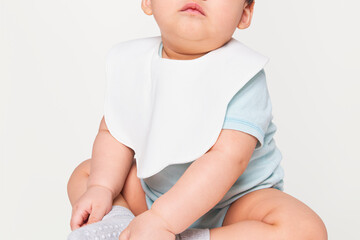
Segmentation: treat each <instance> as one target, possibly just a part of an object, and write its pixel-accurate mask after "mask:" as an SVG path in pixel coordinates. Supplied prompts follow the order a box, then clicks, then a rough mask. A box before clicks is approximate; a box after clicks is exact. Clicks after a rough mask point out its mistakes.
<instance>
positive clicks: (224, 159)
mask: <svg viewBox="0 0 360 240" xmlns="http://www.w3.org/2000/svg"><path fill="white" fill-rule="evenodd" d="M256 143H257V139H256V138H255V137H253V136H252V135H249V134H247V133H244V132H241V131H237V130H230V129H224V130H222V131H221V133H220V136H219V138H218V140H217V142H216V143H215V144H214V146H213V147H212V148H211V149H210V150H209V151H208V152H207V153H205V154H204V155H203V156H201V157H200V158H199V159H197V160H196V161H194V162H193V163H192V164H191V165H190V166H189V167H188V169H187V170H186V171H185V173H184V174H183V175H182V176H181V178H180V179H179V180H178V181H177V182H176V184H175V185H174V186H173V187H172V188H171V189H170V190H169V191H168V192H166V193H165V194H164V195H162V196H161V197H159V198H158V199H157V200H156V201H155V202H154V203H153V205H152V207H151V211H153V212H154V213H155V214H157V215H159V216H161V217H162V218H163V219H164V220H165V222H167V223H168V228H170V230H171V231H172V232H173V233H175V234H178V233H181V232H182V231H184V230H186V229H187V228H188V227H189V226H190V225H191V224H192V223H193V222H195V221H196V220H197V219H198V218H200V217H201V216H202V215H204V214H205V213H206V212H208V211H209V210H210V209H211V208H213V207H214V206H215V205H216V204H217V203H218V202H219V201H220V200H221V199H222V198H223V197H224V195H225V194H226V192H227V191H228V190H229V189H230V188H231V186H232V185H233V184H234V183H235V181H236V180H237V179H238V177H239V176H240V175H241V174H242V173H243V172H244V171H245V169H246V167H247V165H248V162H249V160H250V158H251V155H252V153H253V151H254V149H255V146H256Z"/></svg>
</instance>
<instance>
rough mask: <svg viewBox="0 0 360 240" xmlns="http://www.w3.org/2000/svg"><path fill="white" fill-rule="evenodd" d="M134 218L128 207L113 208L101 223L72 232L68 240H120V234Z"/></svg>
mask: <svg viewBox="0 0 360 240" xmlns="http://www.w3.org/2000/svg"><path fill="white" fill-rule="evenodd" d="M134 218H135V216H134V214H133V213H132V212H131V211H130V210H129V209H127V208H126V207H123V206H113V207H112V209H111V211H110V212H109V213H108V214H106V215H105V216H104V217H103V219H102V220H101V221H99V222H96V223H92V224H89V225H86V226H83V227H81V228H78V229H76V230H74V231H72V232H71V233H70V234H69V236H68V238H67V240H103V239H107V240H118V239H119V236H120V233H121V232H122V231H123V230H124V229H125V228H126V227H127V226H128V225H129V223H130V222H131V220H133V219H134Z"/></svg>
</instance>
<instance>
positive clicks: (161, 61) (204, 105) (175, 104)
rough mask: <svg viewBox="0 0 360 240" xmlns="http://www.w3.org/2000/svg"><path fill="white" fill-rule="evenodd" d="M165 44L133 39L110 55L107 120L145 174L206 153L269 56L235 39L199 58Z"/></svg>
mask: <svg viewBox="0 0 360 240" xmlns="http://www.w3.org/2000/svg"><path fill="white" fill-rule="evenodd" d="M160 43H161V37H160V36H158V37H149V38H142V39H135V40H131V41H126V42H122V43H119V44H117V45H115V46H114V47H113V48H112V49H111V50H110V51H109V53H108V55H107V63H106V71H107V91H106V97H105V106H104V118H105V122H106V124H107V127H108V129H109V131H110V133H111V135H112V136H113V137H114V138H116V139H117V140H118V141H119V142H121V143H123V144H124V145H126V146H128V147H130V148H132V149H133V150H134V151H135V159H136V163H137V176H138V177H139V178H147V177H150V176H152V175H154V174H156V173H158V172H159V171H161V170H162V169H163V168H165V167H166V166H168V165H171V164H180V163H187V162H191V161H194V160H196V159H197V158H199V157H201V156H202V155H203V154H205V153H206V152H207V151H208V150H209V149H210V148H211V147H212V146H213V145H214V144H215V142H216V140H217V138H218V136H219V134H220V132H221V129H222V126H223V122H224V119H225V114H226V109H227V105H228V103H229V102H230V100H231V99H232V97H233V96H234V95H235V94H236V93H237V92H238V91H239V90H240V89H241V88H242V87H243V86H244V85H245V84H246V83H247V82H248V81H249V80H250V79H251V78H252V77H254V76H255V75H256V74H257V73H258V72H259V71H260V70H261V69H263V68H264V66H265V65H266V63H267V62H268V61H269V59H268V58H267V57H265V56H263V55H261V54H259V53H257V52H255V51H254V50H252V49H250V48H248V47H247V46H245V45H244V44H242V43H241V42H239V41H238V40H236V39H234V38H232V39H231V40H230V41H229V42H228V43H227V44H225V45H224V46H222V47H221V48H218V49H216V50H213V51H211V52H209V53H207V54H205V55H203V56H201V57H199V58H196V59H193V60H174V59H166V58H161V57H160V56H159V54H158V51H159V47H160Z"/></svg>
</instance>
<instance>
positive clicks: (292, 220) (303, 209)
mask: <svg viewBox="0 0 360 240" xmlns="http://www.w3.org/2000/svg"><path fill="white" fill-rule="evenodd" d="M245 220H257V221H262V222H264V223H267V224H270V225H277V226H279V227H280V228H281V229H282V232H283V233H285V234H288V236H295V235H296V236H301V237H302V238H300V239H308V238H306V236H305V234H307V235H308V236H311V237H314V236H318V237H316V238H311V237H310V238H311V239H326V238H325V236H326V228H325V225H324V223H323V222H322V220H321V219H320V217H319V216H318V215H317V214H316V213H315V212H314V211H313V210H312V209H310V208H309V207H308V206H307V205H305V204H304V203H303V202H301V201H299V200H298V199H296V198H294V197H292V196H291V195H289V194H287V193H284V192H282V191H280V190H278V189H275V188H265V189H260V190H256V191H253V192H250V193H248V194H246V195H244V196H242V197H240V198H239V199H237V200H236V201H235V202H233V203H232V204H231V205H230V207H229V209H228V211H227V213H226V215H225V218H224V222H223V226H226V225H230V224H234V223H237V222H240V221H245ZM295 230H296V231H297V232H295Z"/></svg>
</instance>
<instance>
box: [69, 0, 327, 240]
mask: <svg viewBox="0 0 360 240" xmlns="http://www.w3.org/2000/svg"><path fill="white" fill-rule="evenodd" d="M254 4H255V2H254V1H253V0H142V2H141V7H142V9H143V11H144V12H145V13H146V14H147V15H154V18H155V20H156V22H157V24H158V26H159V28H160V31H161V36H159V37H150V38H143V39H136V40H131V41H127V42H123V43H119V44H117V45H115V46H114V47H113V48H112V49H111V50H110V51H109V53H108V55H107V59H106V70H107V81H108V85H107V92H106V100H105V107H104V117H103V118H102V120H101V123H100V127H99V132H98V134H97V136H96V139H95V141H94V146H93V152H92V158H91V159H89V160H87V161H85V162H83V163H81V164H80V165H79V166H78V167H77V168H76V169H75V170H74V172H73V174H72V175H71V177H70V180H69V183H68V195H69V199H70V202H71V205H72V207H73V211H72V216H71V221H70V225H71V229H72V230H73V231H72V232H71V233H70V235H69V237H68V239H69V240H80V239H98V240H100V239H120V240H143V239H147V240H151V239H154V240H170V239H189V240H191V239H206V240H210V239H211V240H219V239H221V240H223V239H249V240H250V239H288V240H290V239H302V240H304V239H317V240H323V239H327V231H326V227H325V225H324V223H323V221H322V220H321V219H320V217H319V216H318V215H317V214H316V213H315V212H314V211H313V210H311V209H310V208H309V207H308V206H306V205H305V204H304V203H302V202H301V201H299V200H297V199H295V198H294V197H292V196H290V195H288V194H286V193H284V192H283V191H284V188H283V177H284V172H283V169H282V167H281V165H280V162H281V158H282V156H281V153H280V151H279V149H278V148H277V146H276V144H275V140H274V139H273V136H274V134H275V132H276V126H275V125H274V123H273V122H272V107H271V100H270V97H269V92H268V89H267V84H266V77H265V72H264V69H263V68H264V66H265V64H266V63H267V62H268V59H267V58H266V57H265V56H263V55H261V54H259V53H257V52H255V51H254V50H251V49H250V48H248V47H247V46H245V45H244V44H242V43H241V42H239V41H238V40H236V39H234V38H232V35H233V33H234V31H235V30H236V28H238V29H246V28H248V27H249V26H250V23H251V19H252V16H253V11H254Z"/></svg>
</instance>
